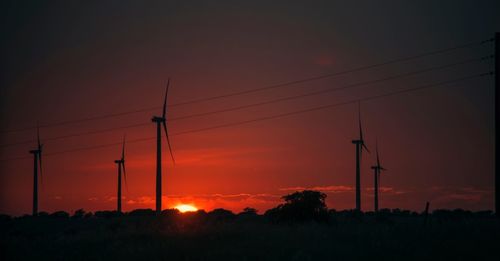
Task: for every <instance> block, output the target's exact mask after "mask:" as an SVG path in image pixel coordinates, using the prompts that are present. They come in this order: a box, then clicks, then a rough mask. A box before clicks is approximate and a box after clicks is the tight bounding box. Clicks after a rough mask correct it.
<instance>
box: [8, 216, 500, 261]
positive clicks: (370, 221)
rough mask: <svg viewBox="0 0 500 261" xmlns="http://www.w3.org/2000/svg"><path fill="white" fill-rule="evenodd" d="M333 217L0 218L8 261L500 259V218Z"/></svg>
mask: <svg viewBox="0 0 500 261" xmlns="http://www.w3.org/2000/svg"><path fill="white" fill-rule="evenodd" d="M430 221H431V222H430V223H429V224H428V225H427V226H424V224H423V219H422V217H419V216H418V217H413V216H407V217H389V218H384V219H377V218H375V217H373V216H371V217H370V216H364V217H360V218H359V217H358V218H352V217H342V216H335V215H332V216H331V218H330V222H329V223H315V222H310V223H300V224H273V223H271V222H269V221H268V220H267V219H266V218H265V217H264V216H252V217H249V218H241V217H238V216H236V217H235V218H234V219H225V220H218V219H213V218H210V217H208V216H206V215H204V216H199V215H197V214H195V213H193V214H188V215H185V214H173V215H168V216H161V217H158V218H157V217H154V216H134V217H133V216H122V217H110V218H97V217H91V218H53V217H39V218H28V217H25V218H16V219H9V220H4V221H2V222H1V227H0V228H1V231H2V232H1V236H0V243H1V248H2V251H1V254H0V255H1V256H0V257H1V259H2V260H35V259H37V260H367V259H375V260H430V259H432V260H434V259H442V260H451V259H453V260H500V252H499V250H498V246H499V244H500V221H499V220H497V219H495V218H491V217H489V218H478V217H472V218H465V219H458V220H444V221H443V220H439V219H436V218H431V220H430Z"/></svg>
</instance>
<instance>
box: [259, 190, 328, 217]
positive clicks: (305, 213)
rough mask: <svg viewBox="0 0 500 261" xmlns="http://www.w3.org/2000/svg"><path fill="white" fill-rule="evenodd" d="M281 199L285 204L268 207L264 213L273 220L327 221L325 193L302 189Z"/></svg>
mask: <svg viewBox="0 0 500 261" xmlns="http://www.w3.org/2000/svg"><path fill="white" fill-rule="evenodd" d="M282 199H284V200H285V204H281V205H279V206H277V207H276V208H274V209H270V210H268V211H267V212H266V214H265V215H266V216H268V217H270V218H271V219H272V220H273V221H278V222H279V221H298V222H304V221H313V220H314V221H318V222H326V221H328V209H327V208H326V204H325V199H326V194H325V193H322V192H319V191H313V190H304V191H302V192H295V193H292V194H288V195H286V196H283V197H282Z"/></svg>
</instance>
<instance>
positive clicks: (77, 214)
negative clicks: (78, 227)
mask: <svg viewBox="0 0 500 261" xmlns="http://www.w3.org/2000/svg"><path fill="white" fill-rule="evenodd" d="M84 216H85V210H83V208H81V209H78V210H76V211H75V213H74V214H73V216H72V217H71V218H73V219H81V218H83V217H84Z"/></svg>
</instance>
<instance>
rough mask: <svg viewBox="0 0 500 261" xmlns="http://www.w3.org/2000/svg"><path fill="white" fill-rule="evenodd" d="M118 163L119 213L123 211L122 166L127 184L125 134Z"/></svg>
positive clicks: (117, 198) (117, 208)
mask: <svg viewBox="0 0 500 261" xmlns="http://www.w3.org/2000/svg"><path fill="white" fill-rule="evenodd" d="M115 163H116V164H117V165H118V196H117V197H116V200H117V207H116V211H118V213H121V212H122V168H123V179H124V181H125V186H127V172H126V171H125V136H123V146H122V157H121V158H120V159H119V160H115Z"/></svg>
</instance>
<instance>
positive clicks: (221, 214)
mask: <svg viewBox="0 0 500 261" xmlns="http://www.w3.org/2000/svg"><path fill="white" fill-rule="evenodd" d="M208 217H209V218H210V219H212V220H215V221H229V220H233V219H234V218H235V215H234V213H233V212H231V211H229V210H226V209H223V208H217V209H214V210H212V211H210V212H208Z"/></svg>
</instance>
